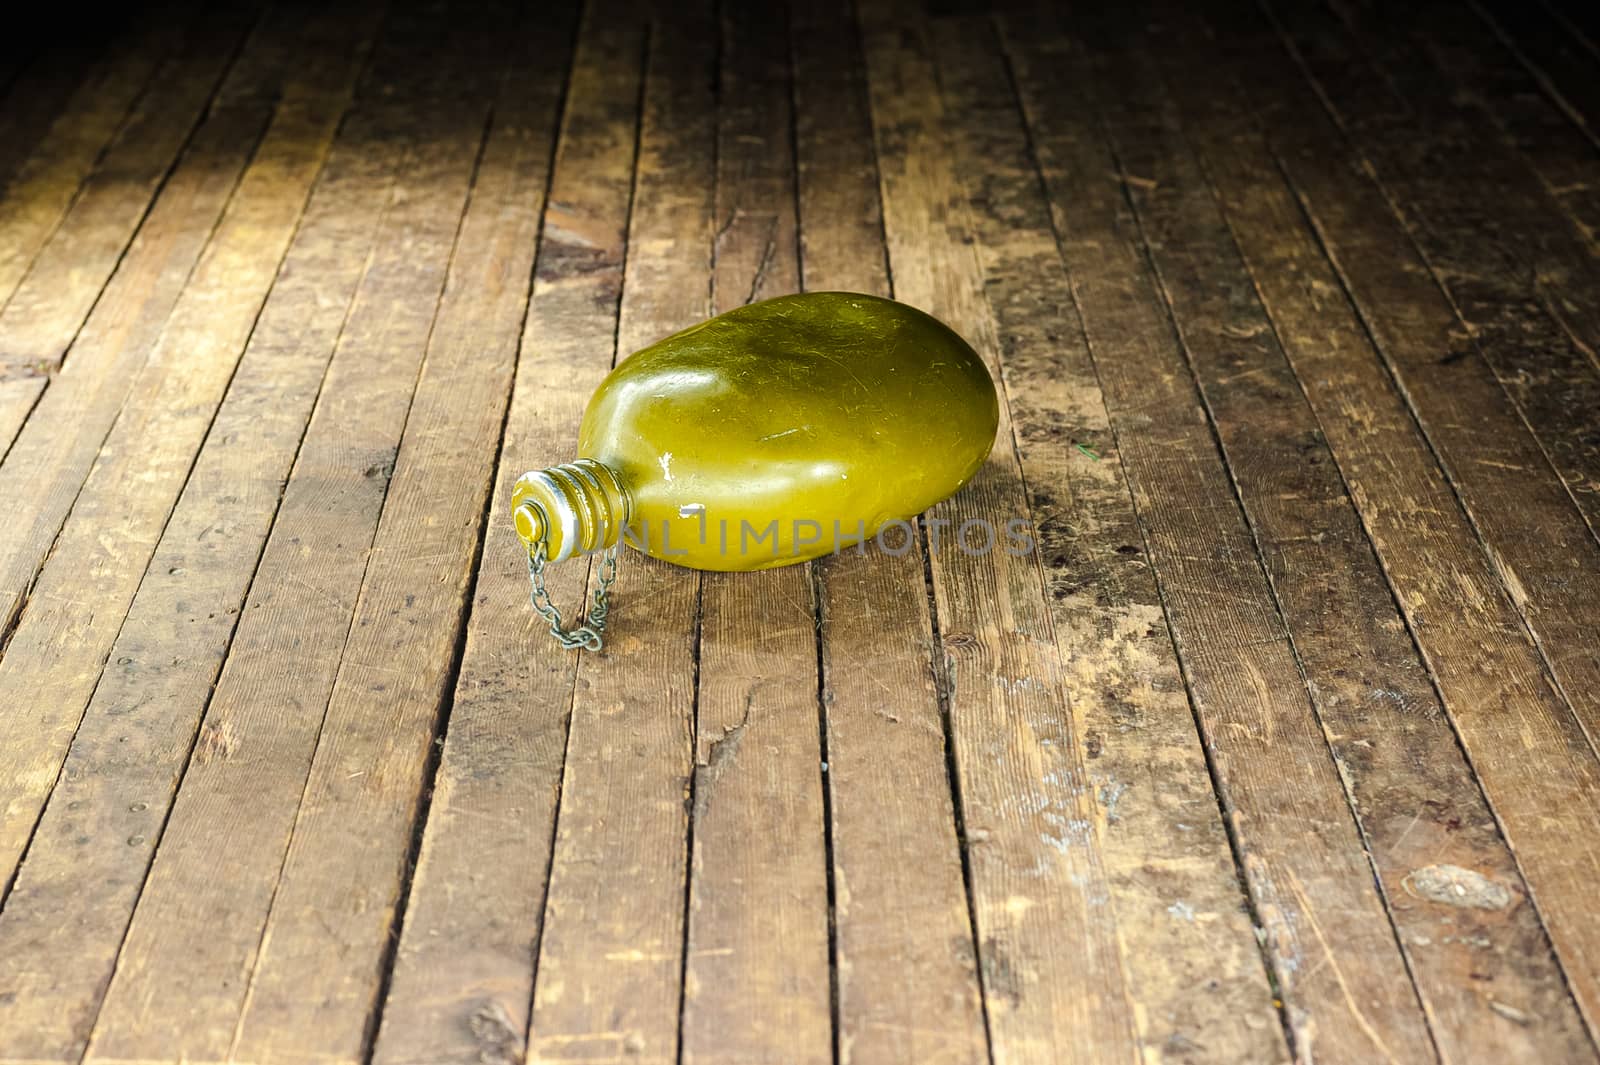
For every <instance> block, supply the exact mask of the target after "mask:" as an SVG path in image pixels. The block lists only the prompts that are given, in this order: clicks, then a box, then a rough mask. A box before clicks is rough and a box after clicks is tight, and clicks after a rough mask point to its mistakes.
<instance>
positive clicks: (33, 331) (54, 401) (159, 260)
mask: <svg viewBox="0 0 1600 1065" xmlns="http://www.w3.org/2000/svg"><path fill="white" fill-rule="evenodd" d="M297 25H298V22H297V21H290V20H280V21H277V22H275V23H273V25H272V27H271V28H272V29H274V30H275V31H276V32H275V33H264V34H262V35H260V36H258V37H257V38H256V39H255V40H254V41H253V42H252V47H251V48H249V49H247V50H246V51H245V53H244V55H243V56H242V57H241V59H240V62H239V63H238V64H237V65H236V66H235V67H234V69H233V70H232V71H231V72H230V75H229V77H228V78H227V79H226V80H225V83H224V89H225V90H227V92H228V93H229V99H230V100H232V101H235V103H230V104H228V105H224V106H219V108H218V109H217V110H216V112H215V113H214V114H213V115H212V116H211V118H210V120H208V121H207V122H205V123H204V124H203V125H202V127H201V129H200V130H199V132H198V133H197V135H196V136H195V138H194V141H193V142H192V143H191V144H190V145H189V146H188V147H187V149H186V150H185V151H184V153H183V155H182V156H181V157H180V158H179V160H178V162H177V164H176V165H175V167H173V169H172V173H171V175H170V176H169V177H168V178H166V179H165V181H164V183H163V187H162V191H161V195H160V197H159V198H158V199H157V200H156V203H155V205H154V206H153V207H152V208H151V210H150V213H149V214H148V215H147V216H146V217H145V218H144V220H143V222H142V224H141V225H140V227H139V235H138V236H137V237H136V238H135V239H134V240H133V243H132V245H131V247H129V248H128V250H127V253H126V254H125V255H124V256H123V258H122V261H121V263H120V265H118V266H117V269H116V272H115V274H114V275H113V276H112V277H111V279H110V282H109V284H107V285H106V286H105V288H104V289H103V290H102V289H101V288H100V287H99V285H100V284H103V283H105V281H106V278H105V276H104V274H103V273H99V274H97V273H96V272H95V270H94V268H93V263H86V264H84V269H85V270H86V271H87V273H86V274H85V275H84V276H89V275H91V274H93V275H94V276H96V277H98V282H97V284H96V287H95V289H94V291H93V292H91V293H90V294H89V298H90V299H91V300H93V301H94V304H95V306H94V311H93V313H92V314H90V315H89V318H88V320H87V322H84V321H83V318H82V316H81V314H78V315H77V316H76V317H75V316H74V315H72V314H68V315H65V316H61V315H53V314H41V315H38V316H37V317H36V316H35V315H34V314H33V313H31V312H30V313H23V310H22V303H19V302H18V301H16V300H14V301H13V302H12V307H15V308H18V309H17V310H16V311H13V310H12V309H11V308H9V307H8V308H7V309H6V311H5V312H4V313H0V452H5V461H4V463H3V465H0V491H4V492H5V497H6V498H7V499H8V500H11V501H12V504H13V508H14V509H13V510H12V513H11V517H10V522H9V532H10V535H8V536H7V537H5V538H4V540H0V632H3V631H4V630H6V629H7V628H9V626H10V625H11V623H12V622H13V621H14V620H15V619H16V615H17V611H18V610H19V609H20V608H21V606H22V603H23V599H24V597H25V596H26V594H27V590H28V588H29V586H30V585H31V584H32V582H33V580H34V578H35V576H36V575H37V574H38V571H39V567H40V565H41V564H42V563H43V561H44V558H45V555H46V553H47V552H48V551H49V550H50V546H51V544H52V543H53V542H54V541H55V538H56V535H57V533H59V532H60V530H61V525H62V522H63V521H65V520H66V516H67V514H68V512H69V510H70V509H71V507H72V505H73V501H74V500H75V499H76V498H77V496H78V493H79V491H80V490H81V489H82V487H83V484H84V480H85V478H86V477H87V476H88V473H89V470H90V467H91V465H92V464H93V462H94V459H95V456H96V454H97V453H98V450H99V448H100V445H101V443H102V442H103V441H104V440H105V438H106V434H107V432H108V431H109V430H110V428H111V424H112V422H113V421H114V420H115V418H116V416H117V412H118V411H119V410H120V409H121V407H122V403H123V401H124V400H125V399H126V397H127V396H128V393H129V391H130V389H131V388H132V387H133V381H134V378H135V376H136V374H137V372H138V370H139V369H140V368H141V367H142V366H143V365H144V364H145V362H146V360H147V359H148V358H149V357H150V354H151V352H152V351H153V350H154V349H155V347H156V344H157V341H158V339H159V337H160V335H161V330H162V328H163V327H164V326H165V323H166V321H167V318H168V317H169V315H170V314H171V312H172V309H173V307H174V306H175V305H176V303H177V300H178V296H179V293H181V292H182V291H183V287H184V285H185V284H186V283H187V280H188V277H189V275H190V273H191V272H192V271H193V269H194V266H195V263H196V262H197V260H198V258H199V256H200V254H201V251H202V249H203V248H204V247H205V245H206V242H207V240H208V239H209V238H210V237H211V235H212V230H213V229H214V227H215V226H216V224H217V219H218V218H219V216H220V215H221V214H222V211H223V208H224V205H225V204H226V203H227V202H228V198H229V196H230V195H231V194H232V193H233V190H234V186H235V184H236V183H237V181H238V178H239V175H240V174H241V173H242V171H243V170H244V168H245V165H246V164H247V163H248V162H249V160H250V158H251V154H252V152H253V150H254V149H255V148H256V145H257V141H258V140H259V138H260V136H261V134H262V131H263V129H264V128H265V126H266V125H267V122H268V119H269V118H270V116H271V115H272V109H273V105H274V100H273V99H271V96H272V95H273V94H274V93H275V91H276V88H277V84H278V82H279V81H280V80H281V74H282V69H281V68H282V63H281V62H280V61H279V59H280V58H281V53H282V51H283V50H284V49H285V48H287V47H289V46H290V45H291V44H292V39H293V36H294V33H295V31H296V29H297ZM199 106H200V105H199V104H196V108H198V107H199ZM67 117H69V118H70V117H71V115H70V113H69V115H68V116H67ZM63 121H65V119H63ZM171 149H172V151H173V153H174V154H176V153H177V146H176V145H172V146H171ZM170 164H171V159H168V160H167V161H166V164H164V165H170ZM108 180H109V179H108ZM101 198H102V200H107V199H108V198H109V193H108V194H107V196H103V197H101ZM141 210H142V208H141ZM77 218H78V216H77V214H76V213H74V216H73V219H72V220H71V221H70V224H69V226H68V227H64V228H71V226H75V225H76V220H77ZM53 246H54V245H52V247H53ZM57 266H59V267H60V271H66V272H67V273H69V274H70V273H71V272H72V271H73V270H76V269H78V264H77V263H76V262H75V261H73V260H71V259H64V260H61V261H59V262H57ZM60 271H56V274H57V276H55V283H56V286H57V288H58V289H59V290H60V294H61V295H62V297H63V299H64V300H65V301H66V303H68V304H71V305H73V306H78V304H79V303H80V302H81V300H80V297H81V296H82V295H83V290H81V289H79V288H77V287H74V286H73V285H66V284H65V283H64V282H63V280H62V276H60ZM47 272H49V271H47ZM32 283H33V282H32V276H31V275H30V281H29V282H28V285H32ZM28 285H25V286H24V287H25V288H27V287H28ZM52 291H53V290H52V289H51V288H50V287H49V286H46V287H45V288H42V289H40V290H39V292H38V293H37V295H38V299H31V298H30V299H28V300H23V301H22V302H25V303H29V304H30V305H32V304H38V305H39V307H44V306H45V305H46V304H48V302H49V300H50V299H51V298H52V297H51V292H52ZM22 296H23V294H22V293H19V300H20V299H21V297H22ZM34 309H38V308H34ZM78 309H79V310H80V311H83V312H87V311H88V305H87V303H83V304H82V305H81V307H79V308H78ZM80 327H81V328H80ZM69 345H70V346H71V347H72V351H73V359H72V366H71V369H70V370H65V369H63V370H62V371H61V372H60V375H59V376H56V377H51V376H50V375H49V374H47V373H45V372H44V370H43V369H41V368H42V367H53V366H55V365H56V364H59V363H60V362H61V360H62V358H63V357H64V356H65V354H66V351H67V349H68V347H69ZM11 354H15V355H17V359H16V360H12V361H5V360H7V359H9V357H10V355H11ZM18 367H20V369H18ZM13 370H17V373H18V374H20V375H19V376H17V375H12V371H13ZM47 384H48V385H52V386H54V387H52V388H51V390H50V391H51V393H52V394H51V395H50V396H49V398H41V396H40V393H41V392H44V391H45V388H46V385H47ZM35 410H36V411H37V414H38V417H36V418H33V419H31V422H30V423H29V424H28V425H27V426H26V429H25V430H24V419H27V418H28V417H29V413H30V411H35ZM7 447H9V448H10V450H9V451H6V448H7Z"/></svg>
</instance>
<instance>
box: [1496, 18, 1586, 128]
mask: <svg viewBox="0 0 1600 1065" xmlns="http://www.w3.org/2000/svg"><path fill="white" fill-rule="evenodd" d="M1563 6H1575V5H1566V4H1563ZM1473 7H1474V8H1476V9H1477V12H1478V14H1480V15H1481V16H1482V17H1483V18H1484V20H1485V21H1486V22H1488V23H1489V24H1490V25H1491V26H1492V27H1494V29H1495V32H1497V33H1498V34H1500V35H1501V37H1502V39H1503V40H1505V42H1506V44H1507V45H1508V46H1510V47H1511V48H1512V49H1513V50H1514V51H1515V52H1516V53H1517V55H1518V57H1519V58H1521V59H1522V61H1523V62H1525V63H1527V64H1528V67H1529V69H1531V70H1532V71H1533V72H1534V73H1535V74H1536V75H1537V76H1538V77H1539V80H1540V81H1541V82H1543V83H1544V85H1545V89H1546V91H1547V92H1549V93H1550V95H1551V96H1552V98H1554V99H1555V100H1556V101H1557V102H1558V103H1560V104H1561V105H1562V106H1563V108H1565V109H1566V111H1567V112H1568V114H1570V115H1571V116H1572V120H1573V121H1574V122H1576V123H1578V124H1579V125H1581V126H1583V127H1584V129H1585V130H1587V131H1588V132H1589V134H1590V136H1597V135H1600V85H1597V84H1596V82H1595V77H1594V64H1595V60H1596V51H1595V48H1596V46H1597V45H1600V41H1596V40H1591V39H1587V38H1585V37H1584V36H1582V35H1581V34H1580V33H1578V32H1575V31H1574V28H1573V25H1572V24H1571V23H1570V22H1568V21H1567V20H1566V19H1563V18H1561V17H1559V16H1557V15H1555V14H1553V13H1552V12H1551V10H1550V9H1549V7H1548V6H1546V5H1545V4H1542V3H1539V4H1518V3H1513V2H1509V0H1486V2H1485V0H1479V2H1477V3H1474V4H1473ZM1588 18H1589V19H1590V20H1591V24H1592V20H1593V18H1594V15H1593V12H1592V11H1591V12H1589V13H1588Z"/></svg>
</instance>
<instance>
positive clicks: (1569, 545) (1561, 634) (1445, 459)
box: [1258, 42, 1600, 742]
mask: <svg viewBox="0 0 1600 1065" xmlns="http://www.w3.org/2000/svg"><path fill="white" fill-rule="evenodd" d="M1262 54H1264V58H1267V61H1269V62H1270V64H1277V66H1269V67H1267V70H1278V69H1282V67H1283V64H1286V62H1288V58H1286V56H1283V54H1282V50H1280V48H1277V45H1275V42H1266V46H1264V48H1262ZM1267 70H1262V72H1261V75H1258V77H1266V74H1267ZM1280 98H1282V99H1280V101H1278V102H1277V104H1275V107H1278V109H1282V107H1286V106H1290V101H1294V102H1301V99H1299V98H1298V94H1282V93H1280ZM1272 118H1274V122H1277V120H1280V118H1278V115H1277V114H1274V115H1272ZM1293 122H1294V130H1293V134H1294V139H1293V141H1288V147H1286V149H1283V154H1285V155H1290V157H1299V158H1306V157H1320V160H1322V163H1320V166H1322V170H1323V173H1322V174H1315V178H1317V181H1310V179H1307V181H1306V182H1304V184H1302V182H1301V181H1299V178H1298V176H1296V185H1298V187H1301V190H1302V197H1307V198H1309V197H1312V195H1315V193H1314V192H1310V190H1312V189H1320V187H1325V182H1330V181H1333V179H1336V178H1339V176H1342V174H1347V173H1349V165H1347V163H1341V162H1334V157H1333V154H1334V152H1336V150H1338V147H1336V146H1338V141H1334V138H1336V136H1338V134H1336V133H1334V131H1331V130H1330V123H1328V122H1326V118H1325V117H1322V115H1320V114H1317V112H1315V110H1314V106H1312V104H1309V102H1307V104H1306V109H1304V110H1301V109H1296V114H1294V120H1293ZM1286 165H1293V162H1290V160H1286ZM1363 178H1365V174H1363ZM1318 182H1323V184H1318ZM1347 184H1349V185H1350V189H1349V193H1347V195H1346V198H1344V201H1342V203H1341V205H1338V209H1341V211H1346V213H1349V211H1357V213H1360V216H1362V217H1363V219H1365V221H1363V225H1362V227H1358V229H1355V230H1354V232H1357V233H1360V240H1362V245H1360V256H1362V257H1357V259H1354V261H1350V262H1346V259H1349V257H1350V256H1349V253H1341V251H1338V249H1336V248H1334V249H1333V259H1334V262H1336V264H1339V267H1341V272H1344V273H1346V275H1347V277H1349V281H1347V286H1349V288H1350V294H1352V297H1354V299H1355V302H1357V305H1358V309H1360V310H1362V313H1363V317H1366V318H1368V320H1370V326H1368V328H1370V329H1371V331H1373V333H1374V336H1376V339H1378V345H1379V349H1381V350H1382V352H1384V355H1386V360H1387V363H1389V366H1390V368H1392V371H1394V374H1395V377H1397V382H1398V385H1400V389H1402V392H1403V395H1405V397H1406V400H1408V401H1410V405H1411V409H1413V411H1414V414H1416V417H1418V421H1419V424H1421V425H1422V429H1424V432H1426V433H1427V437H1429V443H1430V445H1432V448H1434V449H1435V453H1437V454H1438V459H1440V462H1442V464H1443V467H1445V470H1446V472H1448V473H1450V477H1451V481H1453V485H1454V488H1456V491H1458V494H1459V496H1461V499H1462V502H1464V504H1466V507H1467V513H1469V515H1470V517H1472V520H1474V525H1475V526H1477V531H1478V534H1480V536H1482V537H1483V542H1485V545H1486V548H1488V552H1490V556H1491V560H1493V563H1494V568H1496V569H1498V571H1499V574H1501V579H1502V580H1504V584H1506V587H1507V590H1509V592H1510V596H1512V600H1514V601H1515V604H1517V608H1518V609H1520V611H1522V612H1523V616H1525V619H1526V622H1528V627H1530V628H1531V630H1533V633H1534V638H1536V640H1538V643H1539V648H1541V651H1542V652H1544V656H1546V659H1547V662H1549V667H1550V672H1552V673H1554V676H1555V681H1557V683H1558V684H1560V688H1562V692H1563V696H1565V697H1566V699H1568V702H1571V705H1573V710H1574V712H1576V713H1578V716H1579V721H1582V724H1584V728H1586V731H1587V732H1589V737H1590V740H1592V742H1595V740H1597V739H1600V649H1597V648H1595V644H1594V641H1587V643H1586V636H1582V635H1579V633H1592V632H1594V628H1595V624H1597V622H1595V611H1600V544H1597V542H1595V539H1594V537H1592V536H1590V529H1589V528H1587V526H1586V525H1584V521H1582V515H1581V513H1579V512H1578V510H1576V509H1574V507H1573V501H1571V496H1570V494H1568V493H1566V491H1565V485H1563V483H1562V480H1560V478H1558V477H1557V475H1555V473H1554V470H1552V469H1550V467H1549V464H1547V462H1546V459H1544V454H1542V451H1541V449H1539V446H1538V443H1536V441H1534V440H1533V437H1531V435H1530V432H1528V429H1526V425H1525V422H1523V421H1522V419H1520V417H1518V414H1517V411H1515V408H1514V406H1512V403H1510V401H1509V400H1507V397H1506V395H1504V392H1501V389H1499V387H1498V382H1496V379H1494V374H1493V373H1491V369H1490V366H1488V363H1486V360H1485V358H1482V355H1483V350H1482V347H1480V345H1478V344H1477V339H1478V333H1477V331H1474V329H1469V328H1464V326H1462V325H1461V321H1459V318H1456V315H1454V307H1453V305H1451V302H1450V299H1448V296H1446V294H1445V293H1442V291H1440V289H1438V288H1437V286H1435V283H1434V277H1432V275H1430V272H1429V270H1427V264H1426V262H1422V261H1421V259H1419V256H1418V253H1416V249H1414V248H1413V246H1410V245H1408V243H1406V240H1405V235H1403V232H1397V225H1395V224H1394V222H1392V214H1389V213H1387V211H1384V209H1382V203H1384V201H1382V197H1381V193H1379V190H1378V189H1376V187H1373V185H1370V184H1366V182H1365V181H1360V179H1357V181H1355V182H1347ZM1310 211H1312V214H1314V216H1317V217H1318V225H1320V227H1322V229H1325V230H1326V229H1330V224H1326V222H1322V221H1320V213H1322V211H1320V208H1315V206H1314V208H1310ZM1346 217H1347V216H1346ZM1341 222H1342V219H1341ZM1349 232H1350V230H1349V229H1346V227H1344V225H1341V227H1339V230H1338V235H1334V233H1328V235H1326V237H1325V240H1326V241H1328V243H1330V245H1338V243H1341V241H1344V240H1349V237H1347V233H1349ZM1374 245H1376V246H1378V248H1381V251H1378V249H1376V248H1374ZM1368 256H1371V257H1368ZM1368 265H1371V270H1368V269H1366V267H1368ZM1392 307H1405V309H1406V310H1405V317H1403V318H1397V317H1392V315H1384V312H1386V310H1387V309H1392ZM1568 638H1574V640H1576V643H1566V640H1568Z"/></svg>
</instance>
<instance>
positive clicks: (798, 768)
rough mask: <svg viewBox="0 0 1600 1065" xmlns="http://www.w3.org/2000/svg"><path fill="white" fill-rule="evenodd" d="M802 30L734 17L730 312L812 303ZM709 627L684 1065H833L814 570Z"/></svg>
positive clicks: (760, 590)
mask: <svg viewBox="0 0 1600 1065" xmlns="http://www.w3.org/2000/svg"><path fill="white" fill-rule="evenodd" d="M787 13H788V12H787V5H786V4H772V5H742V6H741V5H736V6H731V7H723V8H722V10H721V25H720V27H719V30H720V37H721V51H720V58H719V64H720V72H719V77H718V81H717V84H718V91H719V94H720V96H719V106H718V108H717V154H716V160H717V167H716V203H715V212H716V213H715V217H716V220H717V233H716V241H715V244H714V246H713V249H712V251H713V258H712V274H711V293H712V310H713V311H715V312H717V313H721V312H723V311H729V310H732V309H734V308H736V307H740V306H743V305H744V304H746V303H750V302H753V301H755V300H760V299H767V298H769V297H771V296H777V295H783V294H786V293H790V292H794V291H795V290H797V289H798V288H799V287H800V260H799V248H798V245H797V233H796V229H797V224H798V222H797V210H798V205H797V203H796V200H795V173H794V153H793V141H792V136H793V115H792V113H791V104H790V100H791V96H790V91H791V86H790V72H789V34H788V20H787ZM706 518H707V522H708V524H711V527H712V528H713V529H714V528H715V524H714V523H715V522H716V521H717V520H718V516H717V515H716V514H715V513H714V512H708V513H707V515H706ZM712 535H715V533H714V532H713V533H712ZM700 614H701V621H700V680H699V693H698V699H697V706H696V727H695V768H694V780H693V786H692V795H693V806H692V808H691V826H690V836H691V838H692V839H693V841H694V846H693V853H692V854H691V856H690V858H691V860H690V868H689V896H688V900H689V905H688V916H687V929H686V933H685V934H686V951H687V954H686V957H685V960H684V992H683V1023H682V1032H683V1034H682V1041H683V1047H682V1054H681V1056H682V1060H684V1061H685V1062H722V1063H735V1062H751V1063H755V1062H772V1063H779V1062H794V1063H797V1065H798V1063H803V1062H812V1063H818V1065H820V1063H822V1062H831V1061H832V1060H833V1025H832V1016H831V1014H832V1010H831V1003H830V981H829V975H828V969H829V965H830V963H831V959H830V956H829V948H828V925H829V914H828V884H827V873H828V861H827V846H826V841H825V839H824V833H825V830H826V829H825V824H824V820H825V819H824V816H823V802H822V783H821V777H822V771H823V770H822V755H821V737H820V718H819V715H818V704H817V694H818V688H817V629H816V614H815V608H814V604H813V602H812V591H811V573H810V567H809V566H808V565H796V566H783V567H779V568H776V569H770V570H765V571H761V572H757V573H707V574H704V575H703V576H702V578H701V611H700Z"/></svg>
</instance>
